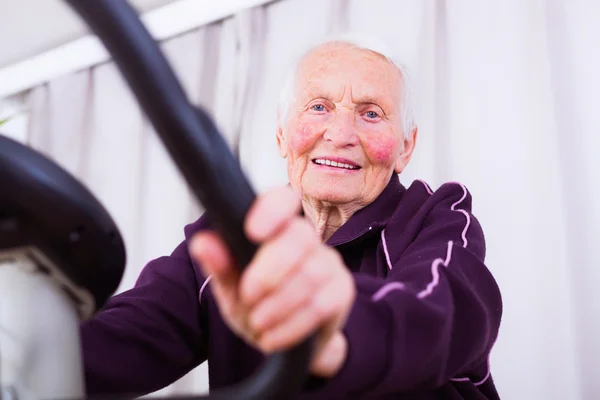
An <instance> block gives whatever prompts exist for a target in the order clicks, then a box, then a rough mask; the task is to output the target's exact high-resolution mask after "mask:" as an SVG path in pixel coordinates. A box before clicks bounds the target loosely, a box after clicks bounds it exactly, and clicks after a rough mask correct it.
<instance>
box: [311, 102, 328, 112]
mask: <svg viewBox="0 0 600 400" xmlns="http://www.w3.org/2000/svg"><path fill="white" fill-rule="evenodd" d="M311 108H312V110H313V111H317V112H323V111H325V106H324V105H323V104H315V105H314V106H312V107H311Z"/></svg>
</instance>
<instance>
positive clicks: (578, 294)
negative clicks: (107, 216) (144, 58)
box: [27, 0, 600, 400]
mask: <svg viewBox="0 0 600 400" xmlns="http://www.w3.org/2000/svg"><path fill="white" fill-rule="evenodd" d="M599 22H600V2H597V1H594V0H589V1H586V0H571V1H569V2H566V1H560V0H547V1H544V0H527V1H523V0H507V1H501V2H500V1H497V2H491V1H467V0H454V1H447V0H371V1H369V2H366V1H364V0H362V1H361V0H346V1H344V0H330V1H328V2H323V1H316V0H280V1H275V2H272V3H269V4H268V5H265V6H262V7H257V8H254V9H250V10H247V11H244V12H241V13H239V14H237V15H235V16H232V17H231V18H227V19H225V20H223V21H220V22H218V23H215V24H211V25H209V26H205V27H201V28H199V29H197V30H195V31H193V32H190V33H187V34H185V35H182V36H180V37H177V38H173V39H170V40H168V41H166V42H164V43H163V44H162V45H163V49H164V51H165V52H166V54H167V56H168V57H169V59H170V61H171V62H172V63H173V66H174V67H175V69H176V71H177V73H178V75H179V77H180V79H181V80H182V82H183V84H184V85H185V87H186V90H188V93H189V96H190V98H191V99H192V100H193V101H194V102H195V103H196V104H201V105H203V106H204V107H205V108H206V109H207V110H209V111H210V112H211V113H212V115H213V116H214V117H215V119H216V121H217V123H218V125H219V126H220V127H221V129H222V131H223V133H224V134H225V135H226V136H227V139H228V142H229V143H230V144H231V146H232V148H233V149H234V150H235V151H236V152H239V156H240V158H241V160H242V165H243V167H244V169H245V171H246V172H247V174H248V176H249V178H250V179H251V181H252V183H253V184H254V185H255V187H256V188H257V189H258V190H259V191H263V190H265V189H267V188H268V187H271V186H273V185H278V184H284V183H286V170H285V163H284V161H283V160H281V159H280V158H279V156H278V154H277V151H276V147H275V140H274V136H275V108H276V105H277V99H278V95H279V89H280V87H281V84H282V80H283V78H284V73H285V72H286V67H288V66H289V65H290V63H291V61H292V60H293V59H294V57H295V56H297V55H298V53H299V52H300V51H301V50H304V48H305V46H306V45H307V44H309V43H312V42H314V41H315V40H316V39H318V38H320V37H323V36H325V35H327V34H329V33H331V32H333V31H339V30H347V29H350V30H354V31H361V32H365V33H367V34H371V35H376V36H380V37H381V38H383V39H384V40H387V41H388V42H390V43H391V44H392V45H393V46H394V48H395V50H396V51H397V52H398V54H399V56H400V58H401V59H403V60H404V62H405V63H406V64H407V65H408V67H409V69H410V70H411V71H412V77H413V81H414V84H415V87H416V91H417V93H416V94H417V96H416V107H417V114H418V121H419V126H420V129H419V139H418V143H417V150H416V153H415V155H414V158H413V160H412V162H411V164H410V166H409V168H408V170H407V171H406V172H405V173H404V174H403V175H402V180H403V181H404V183H405V184H409V183H410V182H411V181H412V180H413V179H416V178H420V179H424V180H427V181H429V182H430V183H431V184H432V185H433V186H434V187H435V186H438V185H440V184H441V183H442V182H445V181H449V180H452V181H461V182H463V183H464V184H466V185H467V186H468V187H469V189H470V190H471V192H472V193H473V197H474V212H475V214H476V215H477V216H478V217H479V219H480V220H481V223H482V225H483V228H484V230H485V232H486V235H487V243H488V257H487V263H488V266H489V268H490V269H491V270H492V271H493V273H494V275H495V277H496V279H497V280H498V282H499V284H500V287H501V289H502V292H503V296H504V307H505V308H504V319H503V323H502V328H501V334H500V338H499V340H498V342H497V343H496V346H495V350H494V353H493V357H492V371H493V374H494V377H495V380H496V382H497V385H498V388H499V391H500V394H501V396H502V398H503V399H527V400H531V399H540V400H542V399H543V400H549V399H557V400H563V399H597V398H598V394H597V393H600V361H598V360H600V298H599V297H598V296H596V293H597V291H596V290H595V289H596V287H598V285H600V256H599V255H598V254H599V252H598V251H597V250H596V249H595V247H594V245H597V244H598V243H599V242H598V238H599V237H600V204H599V203H598V202H597V201H596V199H597V198H598V197H596V196H599V195H600V188H599V187H598V182H599V181H600V180H599V178H600V176H599V175H600V158H598V157H595V154H594V153H595V151H596V149H598V148H600V112H599V111H598V103H599V98H598V97H599V93H600V78H599V74H598V71H600V47H599V46H600V23H599ZM28 105H29V107H30V110H31V115H30V126H29V131H28V137H27V141H28V142H29V143H30V144H31V145H32V146H33V147H35V148H37V149H41V150H42V151H44V152H46V153H47V154H49V155H51V156H52V157H53V158H54V159H55V160H56V161H57V162H58V163H60V164H61V165H63V166H65V167H66V168H67V169H68V170H69V171H71V172H72V173H74V174H75V175H76V176H77V177H79V178H81V179H82V180H83V181H84V182H85V183H86V184H87V185H89V187H90V188H91V189H92V190H93V191H94V193H96V194H97V195H98V197H99V198H100V199H101V201H102V202H103V203H104V204H105V205H106V206H107V207H108V209H109V210H110V212H111V213H112V215H113V216H114V217H115V219H116V220H117V222H118V224H119V226H120V227H121V229H122V232H123V234H124V237H125V240H126V242H127V250H128V264H127V273H126V276H125V279H124V280H123V283H122V285H121V287H120V289H119V291H121V290H125V289H127V288H128V287H130V286H131V285H132V284H133V282H134V280H135V278H136V277H137V275H138V274H139V272H140V270H141V268H142V267H143V266H144V264H145V263H146V262H147V261H148V260H150V259H152V258H154V257H158V256H160V255H164V254H167V253H169V252H170V251H171V250H172V249H173V247H174V246H175V245H176V244H177V243H179V242H180V241H181V240H182V239H183V233H182V228H183V226H184V225H185V224H186V223H189V222H191V221H193V220H195V219H196V218H197V217H198V216H199V214H200V212H201V207H199V206H198V205H196V204H195V202H194V201H193V199H192V197H191V195H190V193H189V192H188V190H187V188H186V187H185V184H184V183H183V181H182V179H181V177H180V176H179V173H178V172H177V170H176V169H175V168H174V167H173V165H172V164H171V161H170V159H169V158H168V156H167V155H166V153H165V151H164V149H163V147H162V145H161V143H160V142H159V141H158V139H157V137H156V135H155V134H154V132H153V131H152V128H151V127H150V126H149V124H148V122H147V121H146V119H145V118H144V116H143V115H142V114H141V113H140V110H139V109H138V107H137V104H136V102H135V101H134V99H133V97H132V96H131V94H130V92H129V90H128V88H127V87H126V86H125V85H124V82H123V80H122V78H121V76H120V75H119V73H118V71H117V70H116V68H115V66H114V65H113V64H112V63H107V64H102V65H99V66H96V67H94V68H92V69H90V70H86V71H81V72H78V73H76V74H73V75H70V76H66V77H64V78H62V79H58V80H56V81H52V82H49V83H48V84H46V85H44V86H41V87H38V88H35V89H33V90H31V91H30V93H29V95H28ZM206 389H207V380H206V367H205V366H203V367H201V368H200V369H199V370H197V371H194V372H193V373H191V374H189V375H188V376H186V377H185V378H183V379H182V380H181V381H179V382H177V383H176V384H174V385H172V386H171V387H170V388H167V389H166V390H165V391H163V393H164V392H170V393H173V392H190V391H195V392H197V391H206Z"/></svg>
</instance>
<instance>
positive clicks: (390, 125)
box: [82, 40, 502, 399]
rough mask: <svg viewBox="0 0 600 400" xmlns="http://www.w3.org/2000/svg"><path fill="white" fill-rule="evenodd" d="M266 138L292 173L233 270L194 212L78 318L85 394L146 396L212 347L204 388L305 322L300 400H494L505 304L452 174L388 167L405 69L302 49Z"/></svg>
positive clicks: (398, 132)
mask: <svg viewBox="0 0 600 400" xmlns="http://www.w3.org/2000/svg"><path fill="white" fill-rule="evenodd" d="M294 72H295V73H294V74H293V76H292V78H291V80H290V82H289V84H288V85H287V87H286V90H284V93H285V95H284V97H283V98H282V106H281V108H280V113H279V119H278V121H279V123H278V129H277V133H276V140H277V144H278V147H279V152H280V154H281V156H282V157H285V158H286V159H287V165H288V176H289V182H290V185H289V186H287V187H284V188H280V189H276V190H272V191H269V192H267V193H266V194H264V195H262V196H260V197H259V198H258V199H257V201H256V202H255V204H254V205H253V207H252V209H251V210H250V212H249V215H248V216H247V220H246V226H245V229H246V232H247V235H248V236H249V237H250V238H251V240H253V241H255V242H257V243H258V244H259V250H258V252H257V254H256V255H255V257H254V259H253V260H252V262H251V263H250V265H249V266H248V268H247V270H246V272H244V273H243V274H242V275H240V274H238V272H237V270H236V268H235V266H234V265H233V262H232V256H231V255H230V253H229V251H228V250H227V248H226V246H225V245H224V243H223V241H222V240H221V238H220V237H219V236H218V234H217V233H216V232H215V231H214V230H212V229H211V227H210V222H209V221H208V219H207V218H206V217H202V218H200V219H199V220H198V221H197V222H196V223H194V224H191V225H189V226H187V227H186V228H185V236H186V240H185V241H184V242H182V243H181V244H180V245H179V246H178V247H177V248H176V249H175V250H174V252H173V253H172V254H171V255H170V256H168V257H162V258H159V259H156V260H154V261H152V262H150V263H149V264H148V265H147V266H146V268H145V269H144V270H143V272H142V274H141V275H140V277H139V279H138V281H137V283H136V285H135V287H134V288H133V289H131V290H129V291H127V292H125V293H122V294H120V295H118V296H115V297H114V298H113V299H111V301H110V302H109V304H108V306H107V307H106V309H105V310H103V312H101V313H99V314H98V315H97V316H96V317H95V318H94V319H93V320H91V321H89V322H87V323H85V324H84V325H83V327H82V340H83V347H84V359H85V371H86V381H87V389H88V392H89V394H100V393H115V392H127V393H136V394H145V393H149V392H152V391H155V390H157V389H160V388H162V387H164V386H166V385H168V384H170V383H172V382H174V381H175V380H176V379H178V378H180V377H181V376H183V375H184V374H186V373H187V372H189V371H190V370H191V369H193V368H194V367H196V366H197V365H199V364H200V363H202V362H204V361H205V360H207V359H208V361H209V375H210V385H211V388H219V387H223V386H228V385H231V384H233V383H235V382H238V381H240V380H242V379H244V378H246V377H248V376H249V375H250V374H251V373H252V372H253V371H255V370H256V369H257V368H258V367H259V366H260V364H261V362H262V361H263V359H264V355H265V354H269V353H271V352H274V351H279V350H283V349H286V348H288V347H289V346H292V345H294V344H297V343H299V342H300V341H303V340H304V339H306V338H307V336H308V335H310V334H311V333H312V332H313V331H316V332H317V341H316V350H315V352H314V358H313V360H312V364H311V377H310V379H309V382H308V383H307V385H306V387H305V390H304V392H303V396H306V397H308V398H315V399H325V398H327V399H330V398H351V399H359V398H399V396H402V398H406V399H483V398H487V399H497V398H498V395H497V392H496V389H495V388H494V384H493V381H492V378H491V376H490V367H489V362H488V359H489V354H490V350H491V349H492V346H493V344H494V341H495V339H496V337H497V334H498V329H499V325H500V318H501V313H502V303H501V297H500V292H499V289H498V287H497V285H496V282H495V281H494V278H493V277H492V275H491V274H490V271H489V270H488V269H487V268H486V266H485V264H484V256H485V241H484V236H483V232H482V229H481V227H480V225H479V223H478V221H477V219H476V218H475V217H474V216H473V215H472V214H471V196H470V194H469V192H468V191H467V189H466V188H465V187H464V186H463V185H461V184H459V183H449V184H445V185H443V186H441V187H440V188H439V189H438V190H436V191H433V190H432V189H431V188H430V187H429V186H428V185H427V184H425V183H423V182H421V181H416V182H414V183H412V184H411V185H410V186H409V187H408V188H405V187H404V186H403V185H402V184H401V183H400V181H399V179H398V174H400V173H401V172H402V171H403V169H404V168H405V167H406V165H407V163H408V162H409V160H410V158H411V155H412V153H413V149H414V147H415V141H416V138H417V128H416V126H415V125H414V123H413V119H412V117H411V112H410V93H409V85H408V83H407V80H406V79H407V78H406V74H405V73H404V71H403V69H402V68H401V67H400V66H399V65H398V64H395V63H394V62H392V61H391V59H390V58H388V57H387V56H386V52H385V50H382V49H381V48H379V47H378V46H377V45H375V46H373V45H369V44H365V43H361V42H360V41H351V40H334V41H328V42H325V43H322V44H320V45H318V46H316V47H314V48H313V49H312V50H311V51H309V52H308V53H307V54H305V55H304V57H302V58H301V59H300V61H299V63H298V65H297V67H296V69H295V70H294Z"/></svg>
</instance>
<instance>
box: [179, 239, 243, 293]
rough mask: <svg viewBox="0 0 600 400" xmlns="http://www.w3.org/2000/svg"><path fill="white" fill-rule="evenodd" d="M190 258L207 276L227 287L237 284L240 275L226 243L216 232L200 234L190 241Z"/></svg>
mask: <svg viewBox="0 0 600 400" xmlns="http://www.w3.org/2000/svg"><path fill="white" fill-rule="evenodd" d="M189 250H190V256H191V257H192V259H193V260H194V261H195V262H196V263H197V264H198V265H199V267H200V269H201V270H202V272H203V273H204V275H205V276H207V277H208V276H209V275H212V279H213V282H218V283H219V284H225V285H227V286H230V285H233V284H237V280H238V278H239V276H238V275H239V274H238V272H237V268H236V266H235V263H234V260H233V256H232V255H231V253H230V251H229V249H228V248H227V246H226V245H225V242H224V241H223V240H222V239H221V237H220V236H219V235H218V234H217V233H215V232H200V233H197V234H195V235H194V236H193V237H192V240H191V241H190V246H189Z"/></svg>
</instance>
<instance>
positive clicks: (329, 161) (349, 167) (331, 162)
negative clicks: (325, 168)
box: [315, 158, 358, 169]
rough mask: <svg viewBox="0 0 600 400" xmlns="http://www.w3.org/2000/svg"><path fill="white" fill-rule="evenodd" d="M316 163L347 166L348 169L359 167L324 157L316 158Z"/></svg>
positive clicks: (340, 166) (338, 166) (339, 166)
mask: <svg viewBox="0 0 600 400" xmlns="http://www.w3.org/2000/svg"><path fill="white" fill-rule="evenodd" d="M315 164H319V165H329V166H331V167H337V168H346V169H358V167H354V166H352V165H350V164H346V163H340V162H337V161H331V160H325V159H323V158H318V159H316V160H315Z"/></svg>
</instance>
